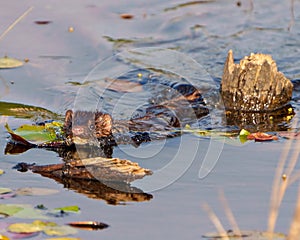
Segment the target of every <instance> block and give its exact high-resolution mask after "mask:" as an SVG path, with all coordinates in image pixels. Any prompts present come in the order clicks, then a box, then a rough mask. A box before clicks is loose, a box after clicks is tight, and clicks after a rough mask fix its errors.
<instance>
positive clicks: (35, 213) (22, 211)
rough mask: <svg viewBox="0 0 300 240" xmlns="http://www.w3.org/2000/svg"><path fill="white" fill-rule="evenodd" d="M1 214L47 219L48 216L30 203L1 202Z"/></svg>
mask: <svg viewBox="0 0 300 240" xmlns="http://www.w3.org/2000/svg"><path fill="white" fill-rule="evenodd" d="M0 214H1V215H4V216H6V217H9V216H14V217H18V218H29V219H34V218H39V219H47V218H48V217H47V216H46V215H44V214H42V212H41V211H40V210H38V209H35V208H33V207H32V206H31V205H29V204H0Z"/></svg>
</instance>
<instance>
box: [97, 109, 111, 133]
mask: <svg viewBox="0 0 300 240" xmlns="http://www.w3.org/2000/svg"><path fill="white" fill-rule="evenodd" d="M112 124H113V123H112V118H111V116H110V115H109V114H104V113H100V112H97V113H96V114H95V126H96V135H97V137H98V138H99V137H107V136H109V135H110V134H111V132H112Z"/></svg>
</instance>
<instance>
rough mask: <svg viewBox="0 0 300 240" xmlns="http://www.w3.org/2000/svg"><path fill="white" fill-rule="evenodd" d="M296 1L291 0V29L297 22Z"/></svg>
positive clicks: (289, 27)
mask: <svg viewBox="0 0 300 240" xmlns="http://www.w3.org/2000/svg"><path fill="white" fill-rule="evenodd" d="M294 3H295V0H291V6H290V11H291V20H290V23H289V26H288V30H289V31H290V30H291V28H292V26H294V24H295V14H294Z"/></svg>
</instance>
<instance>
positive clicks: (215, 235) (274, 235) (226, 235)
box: [203, 230, 286, 240]
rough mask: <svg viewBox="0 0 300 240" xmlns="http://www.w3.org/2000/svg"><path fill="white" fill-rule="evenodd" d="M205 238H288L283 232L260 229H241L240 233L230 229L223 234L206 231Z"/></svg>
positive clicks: (276, 239) (281, 239) (280, 239)
mask: <svg viewBox="0 0 300 240" xmlns="http://www.w3.org/2000/svg"><path fill="white" fill-rule="evenodd" d="M203 238H206V239H211V240H212V239H225V238H226V239H230V240H231V239H232V240H235V239H241V238H242V239H245V240H247V239H249V240H250V239H256V240H268V239H272V240H283V239H286V236H285V234H283V233H272V235H271V233H269V232H259V231H241V232H240V234H238V233H236V232H234V231H232V230H228V231H227V232H225V233H223V234H221V233H217V232H215V233H206V234H205V235H203Z"/></svg>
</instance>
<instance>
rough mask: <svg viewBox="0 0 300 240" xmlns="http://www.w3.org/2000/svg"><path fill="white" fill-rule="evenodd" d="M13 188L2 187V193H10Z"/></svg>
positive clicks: (0, 190)
mask: <svg viewBox="0 0 300 240" xmlns="http://www.w3.org/2000/svg"><path fill="white" fill-rule="evenodd" d="M10 192H12V190H11V189H10V188H0V194H5V193H10Z"/></svg>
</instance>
